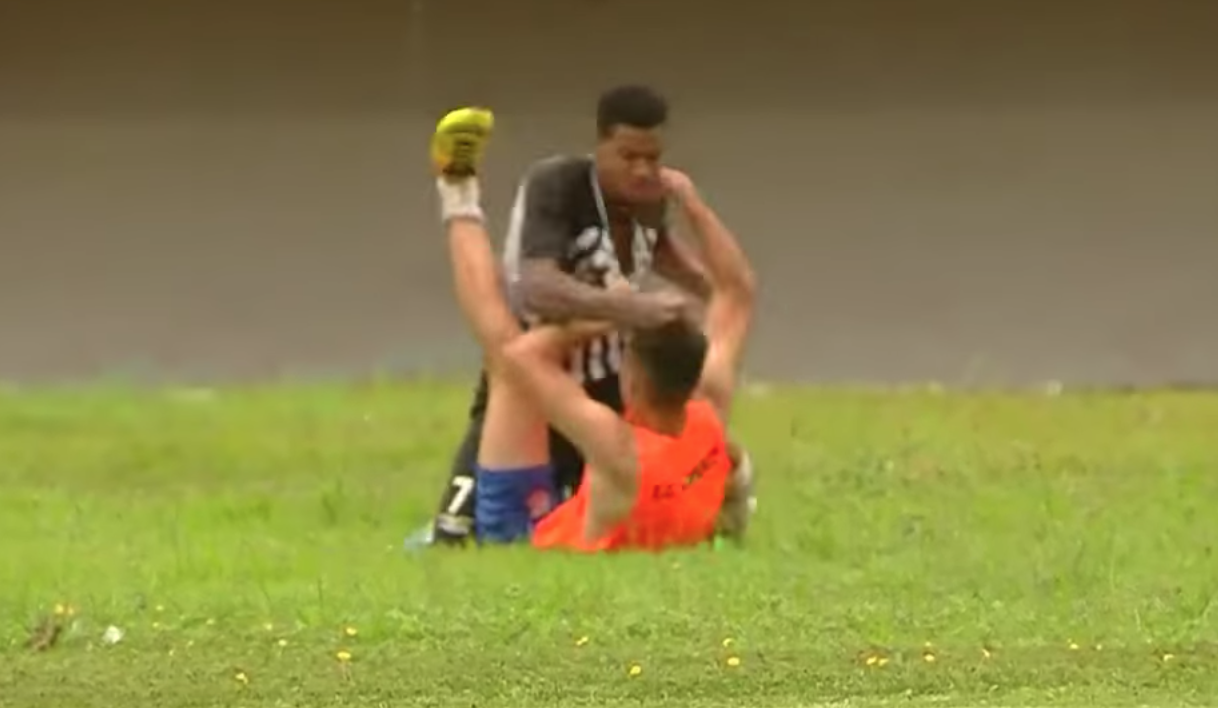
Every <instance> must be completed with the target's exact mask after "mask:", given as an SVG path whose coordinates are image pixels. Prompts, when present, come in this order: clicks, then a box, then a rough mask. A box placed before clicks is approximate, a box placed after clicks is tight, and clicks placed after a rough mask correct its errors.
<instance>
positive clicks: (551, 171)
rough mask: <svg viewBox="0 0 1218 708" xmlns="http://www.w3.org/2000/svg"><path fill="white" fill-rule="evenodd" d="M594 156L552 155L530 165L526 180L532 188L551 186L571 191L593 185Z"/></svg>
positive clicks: (526, 172)
mask: <svg viewBox="0 0 1218 708" xmlns="http://www.w3.org/2000/svg"><path fill="white" fill-rule="evenodd" d="M591 170H592V157H591V156H589V155H551V156H550V157H544V158H542V159H540V160H537V161H536V162H534V163H533V164H531V165H529V166H528V168H526V169H525V172H524V180H525V182H526V183H527V184H528V185H529V187H530V189H536V188H539V187H540V188H551V189H560V190H563V191H569V190H570V189H572V188H580V189H582V188H585V187H590V185H591V177H590V175H591Z"/></svg>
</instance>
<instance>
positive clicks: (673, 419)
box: [630, 406, 685, 438]
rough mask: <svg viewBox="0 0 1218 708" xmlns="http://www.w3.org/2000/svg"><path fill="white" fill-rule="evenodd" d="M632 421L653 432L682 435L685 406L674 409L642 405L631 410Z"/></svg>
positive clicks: (673, 436)
mask: <svg viewBox="0 0 1218 708" xmlns="http://www.w3.org/2000/svg"><path fill="white" fill-rule="evenodd" d="M630 422H631V423H633V424H634V425H637V426H639V427H641V428H646V429H647V430H650V431H651V432H653V433H658V434H660V435H667V436H668V437H670V438H676V437H680V436H681V433H682V432H683V431H684V430H685V406H680V407H678V408H674V409H672V410H667V409H663V408H653V407H651V406H640V407H639V408H636V409H634V410H632V411H631V412H630Z"/></svg>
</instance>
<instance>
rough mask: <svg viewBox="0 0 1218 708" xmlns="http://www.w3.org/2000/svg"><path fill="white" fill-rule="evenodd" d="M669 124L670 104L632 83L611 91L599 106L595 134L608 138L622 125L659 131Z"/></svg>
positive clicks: (657, 95) (651, 90)
mask: <svg viewBox="0 0 1218 708" xmlns="http://www.w3.org/2000/svg"><path fill="white" fill-rule="evenodd" d="M667 122H668V101H666V100H665V99H664V97H663V96H661V95H660V94H659V93H658V92H657V91H656V90H655V89H652V88H650V87H648V86H641V85H637V84H631V85H627V86H618V87H616V88H611V89H609V90H608V91H606V92H604V93H602V94H601V98H600V100H599V101H598V102H597V104H596V132H597V134H598V135H599V136H600V137H602V138H603V137H606V136H608V135H609V133H611V132H613V129H614V128H616V127H618V126H619V125H626V126H630V127H631V128H642V129H644V130H646V129H650V128H658V127H660V126H662V125H664V124H665V123H667Z"/></svg>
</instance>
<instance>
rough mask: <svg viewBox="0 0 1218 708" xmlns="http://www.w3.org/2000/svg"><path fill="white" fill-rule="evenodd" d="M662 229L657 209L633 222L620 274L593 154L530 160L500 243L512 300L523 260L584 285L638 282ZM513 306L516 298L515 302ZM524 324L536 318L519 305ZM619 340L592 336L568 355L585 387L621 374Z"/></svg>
mask: <svg viewBox="0 0 1218 708" xmlns="http://www.w3.org/2000/svg"><path fill="white" fill-rule="evenodd" d="M663 230H664V219H663V213H662V210H656V213H655V214H654V215H645V216H642V217H640V218H639V219H637V220H636V221H635V225H634V238H633V248H632V252H631V256H632V259H633V261H634V263H633V270H632V271H631V272H628V273H627V272H623V268H622V266H621V264H620V263H619V262H618V258H617V255H616V253H615V251H614V248H613V239H612V237H611V236H610V233H609V217H608V211H607V209H606V206H605V199H604V195H603V194H602V193H601V189H600V185H599V184H598V183H597V180H596V170H595V165H594V163H593V160H592V158H591V157H590V156H578V157H576V156H559V157H552V158H548V159H545V160H541V161H540V162H537V163H534V164H533V165H532V166H531V167H530V168H529V170H528V171H527V172H526V173H525V175H524V178H523V179H522V180H521V182H520V185H519V186H518V187H517V190H516V198H515V201H514V202H513V204H512V211H511V217H510V219H509V222H508V231H507V237H506V239H505V241H504V247H503V259H504V268H505V271H506V274H507V282H508V284H509V285H508V287H509V296H510V297H511V296H512V295H511V291H512V290H513V284H514V283H515V282H517V281H518V279H519V274H520V266H521V263H522V262H523V261H525V260H527V259H531V258H543V259H552V260H554V261H556V262H557V263H558V264H559V266H560V267H561V268H562V269H563V270H564V271H565V272H567V273H570V274H571V275H573V276H575V277H576V278H578V279H579V280H581V281H582V282H585V283H588V284H590V285H595V286H598V287H605V286H606V285H607V282H608V281H609V279H610V278H611V277H613V276H622V277H626V278H627V279H628V280H630V281H632V282H635V283H637V282H640V279H641V278H643V277H645V276H646V275H647V274H648V273H650V271H651V266H652V259H653V257H654V254H655V247H656V242H657V240H658V239H659V238H660V237H661V234H662V232H663ZM513 301H514V302H516V301H515V299H514V298H513ZM515 309H516V312H517V314H518V315H520V317H521V319H522V320H523V321H524V322H525V323H526V324H528V323H531V322H533V321H535V320H534V319H533V318H532V317H531V316H530V313H528V312H524V311H523V309H522V308H521V307H519V306H518V303H517V306H516V307H515ZM621 365H622V342H621V338H620V337H619V336H618V335H617V333H611V334H609V335H608V336H605V337H601V338H598V339H594V340H592V341H591V342H588V343H587V344H586V345H584V346H583V347H582V349H581V350H580V351H577V352H573V353H572V355H571V358H570V367H571V373H572V375H574V376H575V377H576V378H577V379H578V380H580V381H581V382H583V383H584V384H585V385H590V384H593V383H596V382H599V381H602V380H604V379H606V378H610V377H613V378H616V377H617V375H618V374H619V372H620V371H621Z"/></svg>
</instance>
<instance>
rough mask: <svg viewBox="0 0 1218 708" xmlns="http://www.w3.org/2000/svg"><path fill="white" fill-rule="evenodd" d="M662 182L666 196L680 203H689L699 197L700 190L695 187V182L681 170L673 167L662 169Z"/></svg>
mask: <svg viewBox="0 0 1218 708" xmlns="http://www.w3.org/2000/svg"><path fill="white" fill-rule="evenodd" d="M660 182H661V183H662V184H663V185H664V192H665V194H666V195H668V196H669V197H672V198H675V199H677V200H678V201H681V202H688V201H689V200H691V199H695V198H697V196H698V188H697V187H695V186H694V182H693V180H691V179H690V178H689V175H687V174H685V173H684V172H682V171H681V170H678V169H675V168H672V167H664V168H661V169H660Z"/></svg>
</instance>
